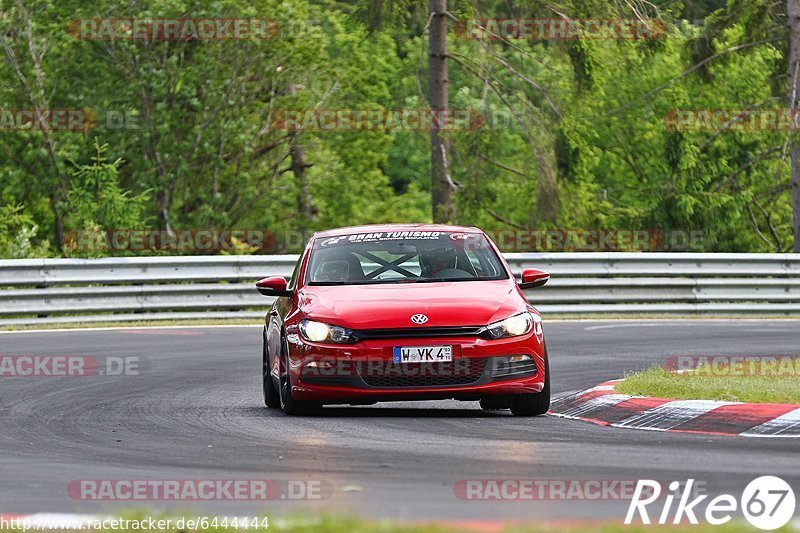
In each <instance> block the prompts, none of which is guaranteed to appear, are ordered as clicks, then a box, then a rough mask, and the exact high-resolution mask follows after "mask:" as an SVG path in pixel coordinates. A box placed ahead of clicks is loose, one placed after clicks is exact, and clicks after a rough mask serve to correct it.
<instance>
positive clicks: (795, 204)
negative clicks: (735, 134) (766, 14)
mask: <svg viewBox="0 0 800 533" xmlns="http://www.w3.org/2000/svg"><path fill="white" fill-rule="evenodd" d="M786 4H787V13H788V15H789V82H790V83H789V107H790V109H791V110H792V113H795V112H797V110H798V108H800V90H798V89H800V83H798V75H800V72H798V66H800V0H787V2H786ZM791 154H792V214H793V216H792V228H793V232H794V252H795V253H800V145H798V144H797V141H796V140H794V139H793V140H792V149H791Z"/></svg>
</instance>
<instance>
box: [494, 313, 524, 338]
mask: <svg viewBox="0 0 800 533" xmlns="http://www.w3.org/2000/svg"><path fill="white" fill-rule="evenodd" d="M532 327H533V319H532V318H531V315H530V313H527V312H526V313H520V314H518V315H514V316H512V317H509V318H506V319H505V320H501V321H499V322H494V323H492V324H489V325H488V326H486V331H487V332H488V333H489V337H491V338H493V339H502V338H504V337H518V336H519V335H525V334H527V333H530V331H531V328H532Z"/></svg>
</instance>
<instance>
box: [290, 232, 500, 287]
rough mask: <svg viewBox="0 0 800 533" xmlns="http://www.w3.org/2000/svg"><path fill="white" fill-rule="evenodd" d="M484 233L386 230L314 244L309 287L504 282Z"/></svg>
mask: <svg viewBox="0 0 800 533" xmlns="http://www.w3.org/2000/svg"><path fill="white" fill-rule="evenodd" d="M506 278H508V274H507V273H506V271H505V269H504V268H503V265H502V263H501V262H500V259H499V258H498V257H497V254H496V253H495V251H494V249H493V248H492V246H491V245H490V244H489V241H488V240H487V238H486V237H485V236H484V235H483V234H481V233H460V232H445V231H385V232H373V233H356V234H352V235H340V236H336V237H320V238H317V239H315V241H314V245H313V248H312V250H311V259H310V262H309V267H308V274H307V278H306V279H307V281H308V283H309V284H310V285H362V284H368V283H415V282H416V283H425V282H434V281H478V280H497V279H506Z"/></svg>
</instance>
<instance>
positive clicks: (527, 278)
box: [519, 268, 550, 289]
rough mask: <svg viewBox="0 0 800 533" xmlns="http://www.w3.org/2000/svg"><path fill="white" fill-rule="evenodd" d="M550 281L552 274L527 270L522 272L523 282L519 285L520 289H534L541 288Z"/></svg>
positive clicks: (532, 269)
mask: <svg viewBox="0 0 800 533" xmlns="http://www.w3.org/2000/svg"><path fill="white" fill-rule="evenodd" d="M549 280H550V273H549V272H545V271H544V270H537V269H535V268H526V269H525V270H523V271H522V280H521V281H520V283H519V288H520V289H532V288H534V287H541V286H542V285H544V284H545V283H547V282H548V281H549Z"/></svg>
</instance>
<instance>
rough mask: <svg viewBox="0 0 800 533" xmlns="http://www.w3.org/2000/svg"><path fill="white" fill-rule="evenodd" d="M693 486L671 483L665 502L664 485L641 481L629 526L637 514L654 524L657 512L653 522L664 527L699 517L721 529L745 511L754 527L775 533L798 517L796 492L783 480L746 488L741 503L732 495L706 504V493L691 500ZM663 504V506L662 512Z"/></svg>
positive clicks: (765, 480)
mask: <svg viewBox="0 0 800 533" xmlns="http://www.w3.org/2000/svg"><path fill="white" fill-rule="evenodd" d="M693 485H694V479H689V480H687V481H686V482H685V483H681V482H678V481H673V482H672V483H670V484H669V492H667V494H666V497H664V498H663V499H662V498H661V497H662V490H663V489H662V487H661V483H659V482H658V481H654V480H652V479H642V480H639V482H638V483H637V485H636V489H635V491H634V494H633V499H632V500H631V504H630V506H629V507H628V514H627V515H626V516H625V524H631V523H632V522H633V521H634V519H635V518H636V516H637V515H638V516H639V519H640V520H641V521H642V523H643V524H650V523H651V515H650V514H649V512H653V511H655V512H656V513H657V514H654V515H653V520H654V521H655V522H656V523H658V524H660V525H664V524H667V523H670V522H671V523H672V524H681V523H684V520H685V521H688V522H689V523H690V524H694V525H696V524H698V523H699V521H698V516H701V517H703V518H705V521H706V522H707V523H709V524H711V525H715V526H719V525H722V524H725V523H727V522H729V521H730V520H731V519H732V518H733V513H736V512H737V511H741V513H742V514H743V515H744V517H745V518H746V519H747V521H748V522H750V524H751V525H753V526H754V527H756V528H758V529H762V530H765V531H771V530H773V529H778V528H779V527H783V526H785V525H786V524H787V523H789V520H791V519H792V517H793V516H794V512H795V497H794V491H793V490H792V487H791V486H789V484H788V483H786V482H785V481H784V480H782V479H781V478H779V477H775V476H762V477H759V478H756V479H754V480H753V481H751V482H750V483H749V484H748V485H747V487H745V489H744V491H743V492H742V497H741V499H739V500H737V499H736V498H735V497H734V496H732V495H730V494H722V495H720V496H717V497H715V498H713V499H711V500H709V501H706V499H707V498H708V495H706V494H704V495H700V496H697V497H695V498H693V499H691V500H690V498H692V496H693V495H694V494H693V493H692V486H693ZM657 501H658V503H657V504H655V505H652V507H653V508H651V509H648V506H651V504H654V503H655V502H657ZM676 501H677V503H676ZM662 502H663V507H661V509H660V512H658V511H659V509H658V507H659V506H660V505H661V504H662ZM673 504H674V505H673ZM703 505H704V506H705V510H704V511H702V510H703ZM673 508H674V510H673ZM648 511H649V512H648ZM701 511H702V512H701Z"/></svg>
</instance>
